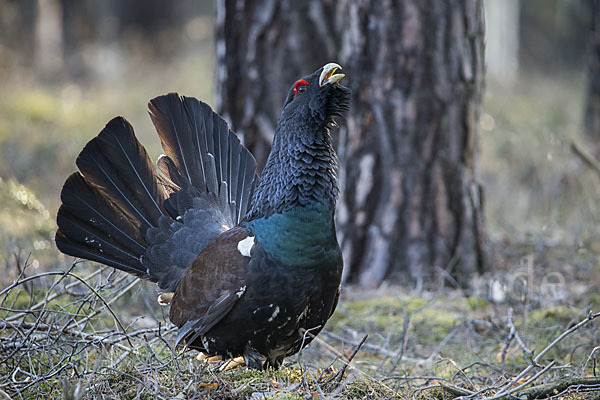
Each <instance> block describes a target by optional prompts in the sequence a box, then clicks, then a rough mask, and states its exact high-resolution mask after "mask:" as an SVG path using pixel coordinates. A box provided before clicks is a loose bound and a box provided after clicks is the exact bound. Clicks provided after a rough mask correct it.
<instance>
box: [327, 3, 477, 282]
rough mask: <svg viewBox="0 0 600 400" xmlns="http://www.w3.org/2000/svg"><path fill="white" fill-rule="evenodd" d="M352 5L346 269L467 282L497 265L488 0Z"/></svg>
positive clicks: (345, 149) (345, 152)
mask: <svg viewBox="0 0 600 400" xmlns="http://www.w3.org/2000/svg"><path fill="white" fill-rule="evenodd" d="M341 10H344V11H343V12H344V14H345V15H344V19H345V21H346V23H345V24H344V26H345V27H346V31H345V32H344V33H343V35H342V37H344V38H345V41H344V46H343V48H342V49H341V57H340V61H341V63H342V65H343V66H344V67H345V69H346V71H347V74H348V77H349V79H348V81H347V82H346V84H349V85H350V86H351V88H352V89H353V99H352V100H353V101H352V111H351V113H350V114H349V117H348V121H347V126H348V135H345V136H344V137H340V148H339V154H340V158H341V160H342V165H343V167H344V170H343V171H344V172H343V173H345V179H344V181H345V183H346V184H345V185H344V189H343V195H342V206H341V208H340V212H339V214H338V218H339V222H340V229H341V232H342V235H341V244H342V251H343V252H344V261H345V263H346V264H345V265H346V269H345V273H346V281H351V282H359V283H360V284H361V285H364V286H374V285H378V284H380V283H381V282H382V281H383V280H384V279H386V278H391V279H392V280H399V279H400V278H404V277H406V276H407V275H408V276H409V277H411V278H412V279H413V280H414V281H416V282H417V283H420V282H427V281H428V278H429V280H430V279H431V278H432V277H433V276H435V275H438V276H439V275H440V273H441V274H442V275H446V273H448V274H451V275H452V276H454V277H455V279H457V280H459V281H460V282H465V281H467V278H468V277H467V275H470V274H473V273H477V272H481V271H482V270H483V269H484V265H485V235H484V226H483V210H482V200H481V196H480V193H481V190H480V186H479V185H478V184H477V182H476V180H475V167H476V150H477V130H478V121H479V118H478V117H479V113H480V108H481V97H482V89H483V88H482V85H483V76H484V15H483V4H482V1H481V0H454V1H445V2H438V1H435V0H429V1H423V0H406V1H402V2H397V1H393V0H387V1H381V0H370V1H364V0H347V4H346V5H343V6H342V8H341ZM441 270H444V271H446V272H442V271H441Z"/></svg>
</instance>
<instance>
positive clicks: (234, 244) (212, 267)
mask: <svg viewBox="0 0 600 400" xmlns="http://www.w3.org/2000/svg"><path fill="white" fill-rule="evenodd" d="M248 236H252V233H251V232H250V231H248V230H246V229H244V228H239V227H238V228H233V229H231V230H229V231H227V232H224V233H222V234H221V235H219V236H217V237H216V238H215V240H213V241H212V242H210V243H209V244H208V245H207V246H206V247H205V248H204V250H202V252H201V253H200V254H199V255H198V257H197V258H196V260H195V261H194V263H193V264H192V266H191V267H190V268H188V269H187V271H186V272H185V274H184V276H183V278H182V279H181V281H180V284H179V287H178V288H177V290H176V292H175V296H174V297H173V301H172V303H171V311H170V318H171V322H173V323H174V324H175V325H177V327H179V333H178V334H177V342H176V345H177V344H178V343H179V342H180V341H181V340H182V339H184V338H185V339H186V341H187V342H188V343H191V342H193V341H194V340H195V339H196V338H197V337H198V336H201V335H204V334H205V333H206V332H208V331H209V330H210V329H211V328H212V327H213V326H215V325H216V324H217V323H218V322H219V321H220V320H221V319H222V318H223V317H224V316H225V315H227V313H228V312H229V311H230V310H231V308H232V307H233V306H234V305H235V303H236V302H237V300H238V299H239V298H240V297H241V296H242V295H243V294H244V291H245V289H246V288H245V285H246V273H247V270H248V262H249V261H250V257H247V256H244V255H242V253H241V252H240V251H239V250H238V243H239V242H240V241H241V240H243V239H245V238H247V237H248Z"/></svg>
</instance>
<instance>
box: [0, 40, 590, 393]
mask: <svg viewBox="0 0 600 400" xmlns="http://www.w3.org/2000/svg"><path fill="white" fill-rule="evenodd" d="M207 51H208V50H207ZM206 63H207V61H206V59H204V58H191V59H190V58H188V59H185V60H181V61H180V62H178V63H174V64H172V65H170V66H169V70H167V71H166V72H165V71H162V72H161V73H160V74H159V73H156V71H155V72H152V71H146V70H144V66H143V62H142V61H140V65H139V66H138V68H134V70H135V71H136V73H137V74H138V75H139V76H144V77H145V79H143V81H140V79H139V78H137V79H135V78H132V77H131V76H129V77H124V78H123V80H122V82H120V83H122V84H121V85H114V83H104V84H97V85H96V86H94V87H93V88H89V87H85V86H81V85H77V84H74V83H69V84H65V85H54V86H53V85H48V84H46V85H42V86H40V85H38V84H36V83H35V82H33V83H32V82H13V83H11V84H9V85H5V86H4V89H7V90H4V91H3V96H2V98H1V99H0V259H1V260H2V261H3V262H4V269H3V271H2V274H0V399H2V398H3V397H2V396H3V395H4V394H6V396H7V398H14V399H19V398H24V399H34V398H36V399H37V398H49V399H60V398H64V399H76V398H91V399H137V398H140V399H146V398H209V399H211V398H212V399H229V398H273V399H279V398H284V399H285V398H289V399H295V398H341V399H351V398H352V399H353V398H366V399H371V398H380V399H387V398H422V399H446V398H456V397H461V396H462V397H463V398H479V397H488V398H489V397H494V398H501V397H504V398H511V396H513V395H518V396H520V397H523V396H524V397H529V398H534V395H536V393H534V390H539V392H537V395H543V396H545V397H551V396H555V397H556V398H598V397H599V392H598V390H599V389H600V380H599V378H598V377H599V376H600V375H599V371H598V369H599V368H600V366H597V363H598V361H599V360H600V347H599V346H600V333H599V332H600V330H599V329H598V328H599V327H600V322H599V321H598V320H600V318H596V314H593V313H594V312H595V313H598V312H600V209H599V206H598V205H599V204H600V201H599V200H600V185H599V183H600V175H598V174H597V173H596V172H595V171H593V170H592V169H591V168H589V167H588V166H587V165H586V164H585V163H584V162H582V160H581V157H579V156H577V155H576V154H575V153H573V151H572V149H571V146H572V144H573V143H577V144H579V145H580V146H582V147H583V148H585V149H589V150H590V152H592V153H595V151H594V148H593V146H592V145H590V144H589V142H588V141H586V139H585V138H584V137H583V136H582V135H581V133H580V131H581V127H580V125H581V124H580V120H581V114H582V111H581V110H582V107H581V105H582V99H583V96H582V95H581V93H582V79H581V76H576V77H573V76H558V77H552V78H548V77H546V78H543V77H539V76H535V77H527V79H523V80H522V81H521V82H519V83H518V84H517V85H512V86H510V87H508V86H507V87H505V86H500V85H495V84H493V83H491V84H489V85H488V90H487V95H486V100H485V104H484V109H483V115H482V119H481V135H480V143H479V146H480V149H481V152H480V158H479V171H480V180H481V181H482V183H483V186H484V190H485V203H486V219H487V221H486V223H487V228H488V231H489V234H490V247H491V251H490V266H491V271H492V272H489V273H487V274H485V275H482V276H478V277H474V278H473V279H472V282H471V287H470V288H469V289H467V290H464V291H463V290H458V289H455V288H454V287H453V282H452V280H451V279H450V278H448V279H446V278H443V277H442V278H436V279H432V281H430V282H425V283H424V284H422V285H418V288H415V287H414V286H411V287H400V286H391V285H390V286H383V287H380V288H378V289H372V290H366V289H359V288H356V287H352V286H346V287H344V288H343V294H342V298H341V301H340V304H339V306H338V308H337V310H336V312H335V314H334V315H333V317H332V318H331V320H330V321H329V322H328V324H327V325H326V327H325V329H324V331H323V332H321V333H320V334H319V335H318V336H317V338H316V339H315V340H314V341H313V342H312V343H311V344H310V345H309V346H308V347H307V348H306V349H305V350H303V351H302V352H301V353H299V354H298V355H297V356H294V357H289V358H288V359H287V360H286V362H285V364H284V366H283V367H282V368H281V369H279V370H277V371H265V372H261V371H250V370H247V369H245V368H235V369H231V370H226V371H219V368H220V367H221V366H222V364H223V362H220V363H219V362H216V363H207V362H204V361H199V360H197V359H196V358H195V357H196V355H197V353H195V352H193V351H187V352H183V353H181V352H179V351H174V350H173V348H172V344H173V343H174V338H175V331H174V329H173V328H172V327H171V325H170V324H169V323H168V318H167V314H168V312H167V310H166V309H165V308H161V307H160V306H158V305H157V304H156V291H155V289H154V287H153V286H152V285H148V284H146V283H143V282H138V281H137V280H136V279H134V278H132V277H129V276H127V275H125V274H121V273H113V272H112V270H111V269H107V268H101V267H99V266H98V265H97V264H93V263H85V262H79V263H77V264H75V265H74V264H73V259H72V258H70V257H65V256H64V255H60V254H59V253H58V251H57V250H56V249H55V247H54V243H53V233H54V230H55V228H56V226H55V222H54V216H55V213H56V209H57V207H58V204H59V198H58V194H59V193H60V186H61V184H62V182H63V181H64V179H65V178H66V177H67V176H68V175H69V173H71V172H72V171H73V170H74V168H75V166H74V160H75V157H76V155H77V153H78V152H79V150H80V149H81V148H82V147H83V145H84V144H85V142H86V141H87V140H89V138H91V137H93V136H94V135H95V134H97V132H98V131H99V129H100V128H101V127H102V126H104V124H105V123H106V121H108V120H109V119H110V118H111V117H113V116H114V115H117V114H123V115H124V116H125V117H127V118H128V119H129V120H130V121H131V122H132V123H133V125H134V126H135V127H136V133H137V134H138V135H139V136H140V138H141V141H142V142H143V143H145V144H148V149H149V152H150V154H151V156H152V157H153V158H155V157H156V156H157V155H158V153H159V151H160V149H159V144H158V141H157V140H156V138H155V137H154V134H153V128H152V127H151V124H150V120H149V118H148V117H147V115H145V114H146V111H145V108H144V104H145V102H146V101H147V100H148V99H150V98H151V97H153V96H155V95H157V94H160V93H162V92H163V91H164V90H163V88H164V87H168V88H169V90H173V91H180V92H182V93H186V94H194V95H196V96H198V97H200V98H202V99H203V100H207V99H210V96H211V91H212V87H211V86H209V85H207V82H213V81H214V79H213V76H212V72H211V69H210V68H209V67H207V65H206ZM146 72H147V73H146ZM151 72H152V73H151ZM190 76H194V79H193V80H190V79H189V77H190ZM131 82H137V83H136V84H135V85H134V84H132V83H131ZM130 85H133V86H130ZM580 323H581V324H580ZM579 324H580V325H579ZM557 339H558V340H557ZM523 371H524V372H523ZM544 384H548V385H554V386H551V387H548V386H542V387H540V385H544ZM534 387H536V388H538V389H532V388H534ZM511 391H514V393H512V392H511Z"/></svg>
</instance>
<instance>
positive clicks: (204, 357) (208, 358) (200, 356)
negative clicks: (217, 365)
mask: <svg viewBox="0 0 600 400" xmlns="http://www.w3.org/2000/svg"><path fill="white" fill-rule="evenodd" d="M196 360H198V361H204V362H207V363H209V362H218V361H221V360H223V357H221V356H209V355H208V354H206V353H202V352H201V353H200V354H198V355H197V356H196Z"/></svg>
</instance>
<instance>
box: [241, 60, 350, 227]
mask: <svg viewBox="0 0 600 400" xmlns="http://www.w3.org/2000/svg"><path fill="white" fill-rule="evenodd" d="M339 69H341V67H340V66H339V65H338V64H334V63H329V64H327V65H325V66H324V67H321V68H319V69H318V70H316V71H315V72H313V73H312V74H310V75H308V76H306V77H304V78H302V79H299V80H298V81H296V82H295V83H294V85H293V86H292V88H291V89H290V92H289V94H288V96H287V98H286V99H285V103H284V105H283V110H282V111H281V116H280V117H279V122H278V124H277V131H276V132H275V137H274V138H273V147H272V148H271V153H270V154H269V158H268V159H267V163H266V165H265V168H264V169H263V173H262V176H261V178H260V181H259V184H258V188H257V190H256V191H255V192H254V198H253V200H252V206H251V210H250V212H249V213H248V218H249V219H256V218H261V217H268V216H269V215H272V214H273V213H281V212H283V211H286V210H290V209H291V208H293V207H295V206H297V205H301V206H305V205H308V204H312V203H321V204H327V205H328V206H329V207H330V209H329V211H330V212H331V215H333V210H334V204H335V200H336V198H337V193H338V189H337V178H336V170H337V156H336V154H335V150H334V148H333V143H332V138H331V135H330V134H329V127H330V126H331V125H334V124H335V118H336V117H343V115H344V113H345V112H346V111H348V109H349V107H350V95H351V92H350V89H348V88H347V87H344V86H342V85H340V83H339V82H340V80H341V79H342V78H343V77H344V75H343V74H336V73H335V72H336V71H337V70H339Z"/></svg>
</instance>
